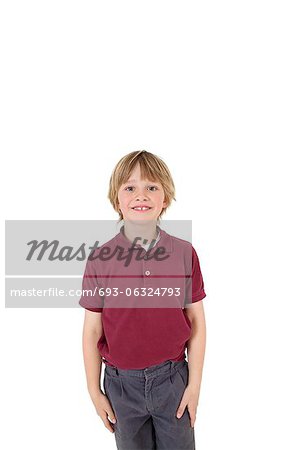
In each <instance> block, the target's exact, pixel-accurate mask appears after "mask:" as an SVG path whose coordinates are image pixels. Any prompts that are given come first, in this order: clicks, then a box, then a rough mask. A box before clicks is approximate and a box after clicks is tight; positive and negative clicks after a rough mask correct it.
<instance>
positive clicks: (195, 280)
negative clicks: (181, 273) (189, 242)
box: [192, 247, 206, 303]
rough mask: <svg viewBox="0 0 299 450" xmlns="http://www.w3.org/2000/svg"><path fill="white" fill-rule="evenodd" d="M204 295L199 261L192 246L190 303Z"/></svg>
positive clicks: (197, 300)
mask: <svg viewBox="0 0 299 450" xmlns="http://www.w3.org/2000/svg"><path fill="white" fill-rule="evenodd" d="M205 297H206V293H205V289H204V282H203V277H202V273H201V269H200V263H199V259H198V256H197V253H196V251H195V249H194V248H193V247H192V303H195V302H199V301H200V300H202V299H203V298H205Z"/></svg>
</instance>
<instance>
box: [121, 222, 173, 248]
mask: <svg viewBox="0 0 299 450" xmlns="http://www.w3.org/2000/svg"><path fill="white" fill-rule="evenodd" d="M157 230H158V237H157V239H156V240H155V244H154V247H151V249H152V251H153V252H154V251H155V247H156V245H157V243H158V241H159V247H163V248H164V249H165V253H171V252H172V251H173V242H172V239H171V236H170V235H169V234H168V233H166V231H164V230H162V228H160V227H159V226H158V225H157ZM115 241H116V245H119V246H120V247H122V248H123V249H124V253H125V254H126V253H128V252H129V250H132V249H133V250H138V249H140V248H141V249H143V250H145V251H147V250H148V248H147V249H145V248H144V247H142V245H140V244H135V246H134V247H132V246H133V242H131V241H130V240H129V239H128V238H127V237H126V236H125V235H124V225H122V227H121V229H120V232H119V233H118V234H117V235H116V236H115Z"/></svg>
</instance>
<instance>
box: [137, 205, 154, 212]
mask: <svg viewBox="0 0 299 450" xmlns="http://www.w3.org/2000/svg"><path fill="white" fill-rule="evenodd" d="M132 209H133V211H138V212H146V211H149V210H150V209H152V208H150V207H148V206H141V207H140V206H136V207H135V208H132Z"/></svg>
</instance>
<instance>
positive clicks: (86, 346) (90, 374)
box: [82, 309, 116, 433]
mask: <svg viewBox="0 0 299 450" xmlns="http://www.w3.org/2000/svg"><path fill="white" fill-rule="evenodd" d="M102 333H103V325H102V313H100V312H93V311H89V310H87V309H85V318H84V325H83V336H82V346H83V358H84V366H85V373H86V381H87V389H88V392H89V395H90V397H91V400H92V402H93V404H94V406H95V409H96V411H97V414H98V415H99V416H100V417H101V419H102V421H103V423H104V425H105V427H106V428H108V430H109V431H111V433H114V428H113V425H112V424H111V423H110V421H109V420H108V416H109V418H110V419H111V421H112V422H113V421H116V417H115V414H114V412H113V410H112V407H111V405H110V402H109V400H108V398H107V397H106V395H105V394H104V393H103V391H102V390H101V387H100V380H101V371H102V360H101V356H100V354H99V350H98V348H97V343H98V340H99V339H100V337H101V336H102Z"/></svg>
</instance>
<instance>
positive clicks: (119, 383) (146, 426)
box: [104, 359, 195, 450]
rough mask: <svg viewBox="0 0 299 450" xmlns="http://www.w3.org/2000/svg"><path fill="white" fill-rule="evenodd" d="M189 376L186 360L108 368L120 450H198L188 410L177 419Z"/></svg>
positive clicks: (106, 385)
mask: <svg viewBox="0 0 299 450" xmlns="http://www.w3.org/2000/svg"><path fill="white" fill-rule="evenodd" d="M188 372H189V369H188V363H187V361H186V359H184V360H182V361H170V360H168V361H165V362H163V363H161V364H158V365H155V366H150V367H147V368H145V369H136V370H135V369H134V370H123V369H118V368H116V367H111V366H108V365H107V364H106V365H105V372H104V391H105V394H106V396H107V397H108V399H109V401H110V403H111V406H112V408H113V411H114V413H115V416H116V423H115V424H114V430H115V432H114V436H115V441H116V445H117V449H118V450H195V438H194V428H192V427H191V424H190V416H189V412H188V409H187V407H186V408H185V411H184V414H183V415H182V416H181V418H180V419H178V418H177V417H176V412H177V409H178V407H179V405H180V401H181V399H182V396H183V393H184V390H185V388H186V386H187V383H188V374H189V373H188Z"/></svg>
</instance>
